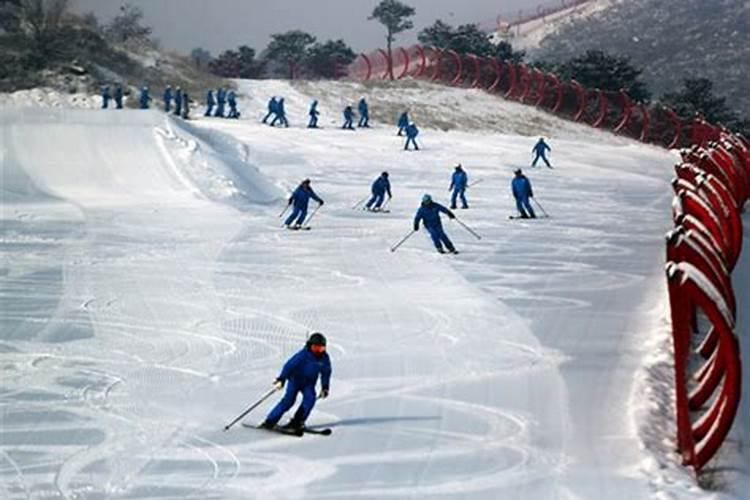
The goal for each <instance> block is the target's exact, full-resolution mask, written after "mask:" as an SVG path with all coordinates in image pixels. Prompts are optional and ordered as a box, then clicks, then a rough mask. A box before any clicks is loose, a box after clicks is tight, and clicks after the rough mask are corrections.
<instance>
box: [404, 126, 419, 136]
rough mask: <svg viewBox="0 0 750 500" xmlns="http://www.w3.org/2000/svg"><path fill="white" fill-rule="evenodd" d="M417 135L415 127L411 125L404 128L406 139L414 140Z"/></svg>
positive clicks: (417, 130) (417, 131)
mask: <svg viewBox="0 0 750 500" xmlns="http://www.w3.org/2000/svg"><path fill="white" fill-rule="evenodd" d="M418 135H419V129H418V128H417V126H416V125H414V124H413V123H412V124H411V125H409V126H408V127H406V137H408V138H410V139H414V138H415V137H417V136H418Z"/></svg>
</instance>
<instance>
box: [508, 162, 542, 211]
mask: <svg viewBox="0 0 750 500" xmlns="http://www.w3.org/2000/svg"><path fill="white" fill-rule="evenodd" d="M515 174H516V176H515V177H514V178H513V181H512V182H511V184H510V187H511V189H512V190H513V197H514V198H515V199H516V208H517V209H518V213H519V214H521V218H522V219H528V218H529V217H531V218H532V219H536V214H535V213H534V209H533V208H531V203H529V198H533V197H534V191H532V189H531V181H529V179H528V178H527V177H526V176H525V175H523V172H522V171H521V169H520V168H519V169H518V170H516V171H515Z"/></svg>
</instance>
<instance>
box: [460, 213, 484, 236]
mask: <svg viewBox="0 0 750 500" xmlns="http://www.w3.org/2000/svg"><path fill="white" fill-rule="evenodd" d="M453 220H454V221H456V222H458V223H459V224H461V225H462V226H463V228H464V229H466V230H467V231H469V232H470V233H471V234H472V235H473V236H474V237H475V238H476V239H478V240H481V239H482V237H481V236H479V235H478V234H477V233H476V232H475V231H474V230H473V229H472V228H470V227H469V226H467V225H466V224H464V223H463V222H461V220H460V219H459V218H458V217H454V218H453Z"/></svg>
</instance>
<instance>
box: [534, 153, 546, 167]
mask: <svg viewBox="0 0 750 500" xmlns="http://www.w3.org/2000/svg"><path fill="white" fill-rule="evenodd" d="M540 158H541V159H542V161H544V163H545V164H546V165H547V166H548V167H551V165H550V164H549V162H548V161H547V157H546V156H545V155H544V153H537V154H536V158H534V161H532V162H531V166H532V167H536V162H538V161H539V159H540Z"/></svg>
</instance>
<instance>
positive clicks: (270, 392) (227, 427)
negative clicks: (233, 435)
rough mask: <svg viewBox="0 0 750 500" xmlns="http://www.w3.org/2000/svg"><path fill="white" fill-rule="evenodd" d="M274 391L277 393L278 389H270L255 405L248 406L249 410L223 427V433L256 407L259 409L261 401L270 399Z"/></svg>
mask: <svg viewBox="0 0 750 500" xmlns="http://www.w3.org/2000/svg"><path fill="white" fill-rule="evenodd" d="M276 391H278V389H277V388H276V387H272V388H271V390H269V391H268V392H267V393H265V394H264V395H263V397H261V398H260V399H259V400H258V401H256V402H255V403H253V404H252V406H250V408H248V409H247V410H245V411H243V412H242V414H240V416H239V417H237V418H235V419H234V420H232V421H231V422H230V423H228V424H227V425H225V426H224V432H226V431H228V430H229V428H230V427H232V426H233V425H234V424H236V423H237V422H239V421H240V420H242V419H243V418H245V416H246V415H247V414H248V413H250V412H251V411H253V410H254V409H256V408H257V407H259V406H260V405H261V403H263V401H265V400H266V399H268V398H270V397H271V395H272V394H273V393H274V392H276Z"/></svg>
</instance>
